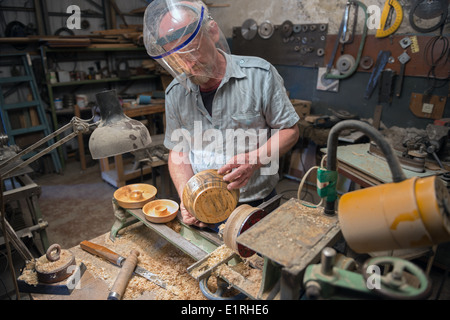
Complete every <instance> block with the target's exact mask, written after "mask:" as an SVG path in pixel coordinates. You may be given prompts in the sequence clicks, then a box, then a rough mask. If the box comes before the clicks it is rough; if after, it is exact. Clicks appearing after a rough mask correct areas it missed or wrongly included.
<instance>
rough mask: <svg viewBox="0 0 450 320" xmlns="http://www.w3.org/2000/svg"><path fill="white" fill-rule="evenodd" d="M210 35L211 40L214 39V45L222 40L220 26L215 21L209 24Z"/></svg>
mask: <svg viewBox="0 0 450 320" xmlns="http://www.w3.org/2000/svg"><path fill="white" fill-rule="evenodd" d="M208 31H209V35H210V37H211V39H213V41H214V43H217V42H219V38H220V29H219V25H218V24H217V22H215V21H214V20H211V21H210V22H209V28H208Z"/></svg>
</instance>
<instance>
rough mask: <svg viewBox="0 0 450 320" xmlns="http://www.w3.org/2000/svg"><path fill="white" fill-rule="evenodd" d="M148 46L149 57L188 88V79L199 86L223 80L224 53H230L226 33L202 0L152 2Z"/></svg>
mask: <svg viewBox="0 0 450 320" xmlns="http://www.w3.org/2000/svg"><path fill="white" fill-rule="evenodd" d="M144 44H145V47H146V49H147V53H148V54H149V56H150V57H152V58H153V59H155V60H156V61H157V62H158V63H159V64H161V65H162V66H163V67H164V69H166V70H167V71H168V72H169V73H170V74H171V75H172V76H173V77H174V78H176V79H177V80H178V81H179V82H180V83H181V84H182V85H184V86H185V87H186V88H187V89H188V86H187V84H186V82H187V79H191V81H192V82H193V83H194V84H199V85H200V84H202V83H206V82H207V81H208V80H209V79H221V78H222V77H223V73H221V72H220V69H219V68H218V65H219V64H218V61H219V60H220V58H221V56H219V55H221V52H220V50H222V51H223V52H225V53H228V54H229V53H230V48H229V46H228V43H227V41H226V39H225V36H224V35H223V33H222V31H221V30H220V28H219V27H218V25H217V23H216V22H215V21H214V20H212V18H211V17H210V16H209V12H208V9H207V7H206V5H205V4H204V3H203V2H201V1H198V0H192V1H177V0H154V1H153V2H151V3H150V4H149V5H148V7H147V9H146V10H145V15H144ZM218 49H220V50H218ZM222 58H223V57H222ZM222 61H223V59H222ZM188 90H189V89H188Z"/></svg>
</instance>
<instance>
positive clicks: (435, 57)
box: [424, 29, 450, 95]
mask: <svg viewBox="0 0 450 320" xmlns="http://www.w3.org/2000/svg"><path fill="white" fill-rule="evenodd" d="M438 43H442V46H441V51H440V52H439V51H436V50H437V49H436V47H437V44H438ZM449 55H450V50H449V40H448V38H447V37H445V36H443V35H442V29H441V34H440V35H438V36H435V37H433V38H431V39H430V40H429V41H428V42H427V44H426V45H425V49H424V60H425V61H426V63H427V64H428V65H429V66H430V70H429V71H428V75H427V79H428V82H429V83H430V82H431V85H430V87H429V88H428V89H427V90H426V91H425V95H429V94H431V92H432V91H433V90H434V89H435V88H441V87H443V86H444V85H445V84H446V83H447V81H448V80H449V79H450V74H449V75H447V77H446V78H437V77H436V69H437V68H438V67H440V66H443V65H445V64H447V62H448V59H449ZM437 81H443V83H442V84H441V85H436V82H437Z"/></svg>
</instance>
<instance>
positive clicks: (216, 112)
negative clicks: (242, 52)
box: [144, 0, 299, 227]
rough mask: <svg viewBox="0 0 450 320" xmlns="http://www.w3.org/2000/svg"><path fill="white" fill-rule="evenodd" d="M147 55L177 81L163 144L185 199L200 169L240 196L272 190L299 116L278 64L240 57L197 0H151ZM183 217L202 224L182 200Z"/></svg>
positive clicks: (246, 199)
mask: <svg viewBox="0 0 450 320" xmlns="http://www.w3.org/2000/svg"><path fill="white" fill-rule="evenodd" d="M144 43H145V46H146V49H147V52H148V54H149V55H150V56H151V57H152V58H154V59H155V60H156V61H157V62H159V63H160V64H161V65H162V66H163V67H164V68H165V69H166V70H167V71H168V72H170V73H171V74H172V76H173V77H174V80H173V81H172V82H171V84H170V85H169V86H168V87H167V88H166V121H167V122H166V133H165V141H164V144H165V146H166V147H167V148H168V149H170V154H169V172H170V175H171V178H172V180H173V182H174V185H175V187H176V188H177V191H178V194H179V196H180V199H182V192H183V189H184V186H185V184H186V182H187V181H188V180H189V179H190V178H191V177H192V176H193V175H194V174H196V173H197V172H200V171H203V170H206V169H218V173H219V174H223V175H224V180H225V181H228V182H230V183H229V184H228V188H229V189H233V188H239V189H240V203H247V204H249V205H251V206H257V205H258V204H260V203H261V202H263V201H265V200H268V199H269V198H270V197H273V196H274V195H275V186H276V184H277V182H278V170H277V168H278V167H277V165H278V158H279V157H280V156H282V155H283V154H284V153H286V152H287V151H288V150H289V149H290V148H292V146H293V145H294V144H295V143H296V141H297V139H298V136H299V132H298V127H297V122H298V120H299V117H298V115H297V114H296V112H295V110H294V108H293V106H292V104H291V102H290V100H289V98H288V96H287V94H286V90H285V88H284V84H283V80H282V78H281V76H280V75H279V74H278V72H277V70H276V69H275V68H274V67H273V66H272V65H271V64H270V63H268V62H267V61H265V60H263V59H261V58H257V57H247V56H236V55H232V54H230V50H229V47H228V44H227V41H226V39H225V37H224V36H223V33H222V32H221V30H220V28H219V27H218V25H217V23H216V22H215V21H214V20H213V19H212V18H211V16H210V15H209V13H208V9H207V7H206V5H205V4H204V3H203V2H201V1H198V0H193V1H170V0H154V1H153V2H152V3H150V5H149V6H148V7H147V10H146V12H145V16H144ZM180 211H181V214H182V216H183V221H184V222H185V223H187V224H194V225H197V226H200V227H204V226H205V224H204V223H202V222H200V221H198V220H197V219H196V218H195V217H194V216H193V215H192V214H191V213H190V212H188V211H187V210H186V209H185V208H184V205H183V203H182V202H181V203H180Z"/></svg>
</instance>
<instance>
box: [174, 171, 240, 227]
mask: <svg viewBox="0 0 450 320" xmlns="http://www.w3.org/2000/svg"><path fill="white" fill-rule="evenodd" d="M227 185H228V182H226V181H224V180H223V176H222V175H219V174H218V173H217V170H212V169H210V170H205V171H201V172H199V173H197V174H196V175H194V176H193V177H192V178H190V179H189V181H188V182H187V183H186V186H185V187H184V189H183V204H184V207H185V208H186V209H187V211H189V212H190V213H191V214H192V215H194V216H195V217H196V218H197V220H199V221H202V222H204V223H218V222H222V221H224V220H226V219H227V218H228V217H229V216H230V214H231V212H233V210H234V209H235V208H236V205H237V204H238V201H239V189H233V190H228V189H227Z"/></svg>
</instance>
